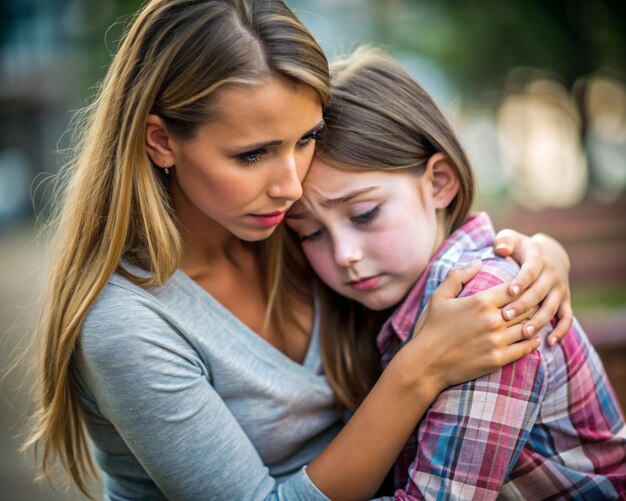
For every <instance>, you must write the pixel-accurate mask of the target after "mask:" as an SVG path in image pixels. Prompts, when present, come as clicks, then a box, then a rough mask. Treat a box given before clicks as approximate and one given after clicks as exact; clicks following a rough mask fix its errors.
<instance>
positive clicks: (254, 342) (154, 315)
mask: <svg viewBox="0 0 626 501" xmlns="http://www.w3.org/2000/svg"><path fill="white" fill-rule="evenodd" d="M130 269H131V271H133V273H140V270H138V269H137V268H132V267H131V268H130ZM316 324H317V319H316ZM75 362H76V363H75V369H76V370H75V374H76V384H77V388H78V393H79V396H80V400H81V403H82V408H83V410H84V415H85V418H86V423H87V429H88V432H89V434H90V436H91V438H92V441H93V445H94V454H95V457H96V459H97V462H98V464H99V465H100V467H101V468H102V470H103V471H104V474H105V477H104V484H105V494H104V496H105V499H112V500H116V499H163V498H170V499H175V500H185V499H189V500H199V499H224V500H226V499H227V500H232V499H242V500H244V499H245V500H255V499H280V500H283V499H288V500H299V499H302V500H316V499H323V500H325V499H327V498H326V497H325V496H324V495H323V494H322V493H321V492H320V491H319V490H318V489H317V488H316V487H315V486H314V485H313V483H312V482H311V481H310V480H309V478H308V476H307V474H306V471H305V469H304V466H305V465H306V464H307V463H309V462H310V461H311V460H312V459H313V458H314V457H315V456H317V455H318V454H319V452H320V451H321V450H322V449H323V448H324V447H325V446H326V445H327V444H328V442H330V440H331V439H332V438H333V437H334V436H335V434H336V433H337V431H338V430H339V428H340V424H341V419H340V416H339V414H338V412H337V409H336V400H335V398H334V395H333V393H332V391H331V389H330V387H329V385H328V382H327V380H326V378H325V376H324V375H323V373H322V364H321V359H320V351H319V340H318V328H317V325H316V326H315V328H314V333H313V336H312V339H311V341H310V346H309V348H308V352H307V354H306V359H305V361H304V363H303V364H302V365H301V364H298V363H296V362H294V361H293V360H291V359H290V358H288V357H287V356H286V355H284V354H283V353H282V352H280V351H279V350H277V349H275V348H274V347H273V346H271V345H270V344H269V343H267V342H266V341H265V340H263V339H262V338H260V337H259V336H258V335H257V334H255V333H254V332H252V331H251V330H250V329H249V328H248V327H246V326H245V325H244V324H243V323H241V322H240V321H239V320H238V319H237V318H236V317H234V316H233V315H232V314H231V313H230V312H229V311H228V310H227V309H226V308H224V307H223V306H222V305H221V304H220V303H218V302H217V301H216V300H215V299H214V298H213V297H212V296H210V295H209V294H208V293H207V292H206V291H205V290H204V289H202V288H201V287H199V286H198V285H197V284H196V283H195V282H194V281H193V280H191V279H190V278H189V277H188V276H187V275H185V274H184V273H183V272H181V271H177V272H176V273H175V274H174V275H173V276H172V277H171V278H170V279H169V280H168V282H167V283H166V284H164V285H163V286H160V287H158V288H150V289H146V288H142V287H139V286H137V285H134V284H133V283H132V282H131V281H129V280H128V279H126V278H125V277H124V276H122V275H121V274H119V273H115V274H114V275H113V276H112V277H111V279H110V280H109V282H108V283H107V285H106V287H105V288H104V290H103V291H102V293H101V294H100V296H99V297H98V300H97V301H96V303H95V304H94V305H93V307H92V308H91V310H90V312H89V314H88V315H87V317H86V320H85V322H84V324H83V328H82V332H81V336H80V343H79V347H78V349H77V353H76V358H75Z"/></svg>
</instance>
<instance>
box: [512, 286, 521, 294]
mask: <svg viewBox="0 0 626 501" xmlns="http://www.w3.org/2000/svg"><path fill="white" fill-rule="evenodd" d="M511 290H512V291H513V294H514V295H515V296H517V295H518V294H519V291H520V287H519V285H517V284H514V285H513V286H512V287H511Z"/></svg>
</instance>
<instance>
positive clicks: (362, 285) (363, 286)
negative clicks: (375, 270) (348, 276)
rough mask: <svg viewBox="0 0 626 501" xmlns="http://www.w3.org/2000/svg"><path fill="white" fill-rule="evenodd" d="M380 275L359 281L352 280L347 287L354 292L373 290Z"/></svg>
mask: <svg viewBox="0 0 626 501" xmlns="http://www.w3.org/2000/svg"><path fill="white" fill-rule="evenodd" d="M381 278H382V275H374V276H373V277H367V278H361V279H360V280H354V281H352V282H349V283H348V285H350V287H352V288H353V289H354V290H356V291H359V292H363V291H366V290H369V289H373V288H374V287H376V286H377V285H378V283H379V282H380V279H381Z"/></svg>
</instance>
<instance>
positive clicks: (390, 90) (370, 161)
mask: <svg viewBox="0 0 626 501" xmlns="http://www.w3.org/2000/svg"><path fill="white" fill-rule="evenodd" d="M331 94H332V95H331V100H330V103H329V105H328V106H327V108H326V112H325V119H326V127H327V132H326V135H325V137H324V138H323V139H322V140H321V141H319V142H318V144H317V148H316V155H317V156H318V157H319V158H321V159H322V160H323V161H324V162H325V163H327V164H329V165H331V166H332V167H334V168H337V169H347V170H387V171H407V170H409V171H411V172H415V173H416V174H418V175H419V174H421V173H423V171H424V169H425V166H426V163H427V162H428V159H429V158H430V157H431V156H432V155H433V154H435V153H437V152H442V153H444V154H445V155H446V156H447V157H448V159H449V160H450V163H451V165H452V166H453V168H454V169H455V171H456V175H457V177H458V179H459V181H460V189H459V192H458V194H457V195H456V197H455V198H454V200H453V201H452V202H451V203H450V205H449V206H448V208H447V215H448V217H447V224H448V228H447V229H448V231H449V232H452V231H454V230H455V229H456V228H458V227H459V226H460V225H461V224H462V223H463V221H464V220H465V218H466V217H467V214H468V212H469V210H470V208H471V205H472V202H473V198H474V177H473V174H472V170H471V167H470V164H469V161H468V159H467V156H466V154H465V152H464V151H463V148H462V146H461V144H460V142H459V140H458V139H457V137H456V135H455V133H454V131H453V129H452V127H451V126H450V124H449V123H448V121H447V120H446V118H445V117H444V115H443V113H442V112H441V111H440V110H439V108H438V107H437V105H436V104H435V103H434V101H433V100H432V99H431V97H430V96H429V95H428V94H427V93H426V92H425V91H424V89H422V87H421V86H420V85H419V84H418V83H417V82H416V81H415V80H414V79H413V78H412V77H411V76H410V75H409V74H408V73H407V72H406V71H405V70H404V69H403V68H402V66H401V65H400V64H399V63H398V62H396V61H395V60H393V58H391V57H390V56H388V55H386V54H384V53H383V52H382V51H380V50H377V49H373V48H368V47H364V48H361V49H359V50H357V51H356V52H355V53H354V54H353V55H352V56H350V57H348V58H347V59H345V60H342V61H338V62H336V63H334V64H333V65H332V66H331ZM319 290H320V291H321V296H322V304H323V305H324V308H323V322H322V325H323V328H322V336H321V342H322V353H323V357H324V366H325V369H326V374H327V376H328V378H329V381H330V383H331V385H332V386H333V389H334V390H335V392H336V393H337V395H338V397H339V400H340V401H341V403H342V404H343V405H344V406H346V407H348V408H352V409H354V408H355V407H357V406H358V405H359V404H360V402H361V401H362V400H363V398H364V397H365V395H367V393H368V392H369V390H370V389H371V387H372V385H373V384H374V382H375V381H376V378H377V377H378V375H379V374H380V370H381V369H380V362H379V360H380V354H379V353H378V351H377V348H376V342H375V338H376V334H377V333H378V331H379V330H380V327H381V326H382V324H383V322H384V320H385V319H386V318H387V316H388V315H389V313H390V312H389V311H386V312H372V311H368V310H367V309H366V308H365V307H363V306H362V305H360V304H358V303H356V302H355V301H352V300H349V299H346V298H342V297H339V295H338V294H336V293H335V292H333V291H332V290H331V289H330V288H328V287H326V286H325V285H323V284H320V286H319ZM338 305H341V308H338V307H337V306H338Z"/></svg>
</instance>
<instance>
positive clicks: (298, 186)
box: [268, 155, 302, 201]
mask: <svg viewBox="0 0 626 501" xmlns="http://www.w3.org/2000/svg"><path fill="white" fill-rule="evenodd" d="M277 170H278V172H277V173H276V177H275V179H274V182H273V183H272V185H271V186H270V188H269V190H268V193H269V196H270V197H272V198H282V199H285V200H290V201H296V200H298V199H299V198H300V197H301V196H302V180H301V179H300V175H299V172H298V162H297V159H296V157H295V156H294V155H289V156H288V157H287V158H285V159H284V160H283V162H282V165H281V166H280V168H279V169H277Z"/></svg>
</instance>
